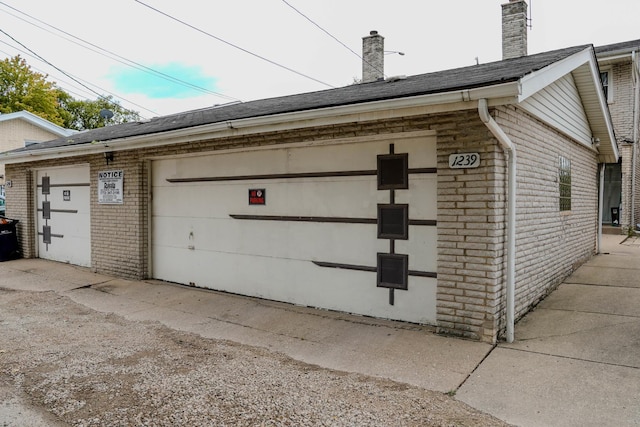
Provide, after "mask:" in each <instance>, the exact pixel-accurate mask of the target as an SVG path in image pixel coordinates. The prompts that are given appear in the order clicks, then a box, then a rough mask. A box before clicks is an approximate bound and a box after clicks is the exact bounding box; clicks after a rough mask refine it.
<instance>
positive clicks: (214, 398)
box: [0, 288, 506, 427]
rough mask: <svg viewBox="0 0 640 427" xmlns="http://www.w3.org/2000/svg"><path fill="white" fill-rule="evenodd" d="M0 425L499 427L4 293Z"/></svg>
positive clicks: (432, 396) (378, 389) (466, 411)
mask: <svg viewBox="0 0 640 427" xmlns="http://www.w3.org/2000/svg"><path fill="white" fill-rule="evenodd" d="M0 401H2V403H0V427H8V426H24V425H30V426H66V425H73V426H501V425H506V424H504V423H503V422H501V421H500V420H497V419H495V418H493V417H491V416H489V415H487V414H484V413H481V412H479V411H476V410H475V409H473V408H471V407H469V406H467V405H465V404H463V403H461V402H458V401H456V400H455V399H454V398H452V397H450V396H447V395H444V394H442V393H438V392H432V391H428V390H424V389H421V388H417V387H412V386H408V385H405V384H401V383H396V382H393V381H388V380H381V379H376V378H371V377H366V376H363V375H357V374H350V373H345V372H338V371H332V370H328V369H321V368H318V367H317V366H313V365H308V364H304V363H301V362H298V361H295V360H293V359H290V358H288V357H286V356H284V355H282V354H279V353H274V352H270V351H268V350H264V349H259V348H254V347H249V346H245V345H240V344H236V343H232V342H228V341H221V340H211V339H205V338H202V337H200V336H197V335H194V334H189V333H184V332H178V331H175V330H172V329H169V328H167V327H164V326H162V325H160V324H158V323H144V322H133V321H128V320H125V319H123V318H121V317H119V316H116V315H113V314H110V315H107V314H102V313H98V312H96V311H93V310H90V309H88V308H86V307H84V306H82V305H79V304H76V303H74V302H73V301H71V300H69V299H68V298H66V297H63V296H60V295H58V294H56V293H54V292H25V291H13V290H7V289H3V288H0Z"/></svg>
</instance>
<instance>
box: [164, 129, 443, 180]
mask: <svg viewBox="0 0 640 427" xmlns="http://www.w3.org/2000/svg"><path fill="white" fill-rule="evenodd" d="M434 141H435V140H434V138H424V137H422V138H411V139H406V140H403V141H400V142H395V143H394V144H395V152H396V153H405V152H406V153H409V154H410V155H409V167H410V168H424V167H436V165H437V156H436V147H435V143H434ZM388 152H389V142H388V141H374V142H363V143H358V144H336V145H331V146H330V147H327V146H326V145H322V146H309V147H296V148H286V149H269V150H264V149H261V150H256V151H248V152H242V153H218V154H215V155H212V156H198V157H185V158H179V159H167V160H162V161H158V162H157V163H162V164H163V170H165V172H166V175H164V176H162V177H160V176H157V175H154V177H153V185H162V181H164V178H175V177H192V176H247V175H267V174H278V173H303V172H309V171H314V172H334V171H344V170H371V169H376V167H377V159H376V154H386V153H388ZM363 153H367V154H368V155H363ZM372 153H373V155H371V154H372Z"/></svg>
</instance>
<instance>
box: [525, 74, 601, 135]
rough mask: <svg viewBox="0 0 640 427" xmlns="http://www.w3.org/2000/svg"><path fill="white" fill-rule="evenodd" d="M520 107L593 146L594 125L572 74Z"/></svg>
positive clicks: (527, 100) (541, 91)
mask: <svg viewBox="0 0 640 427" xmlns="http://www.w3.org/2000/svg"><path fill="white" fill-rule="evenodd" d="M520 106H521V107H522V108H523V109H524V110H526V111H527V112H529V113H531V114H532V115H533V116H535V117H537V118H538V119H540V120H542V121H543V122H545V123H547V124H549V125H550V126H552V127H554V128H556V129H558V130H559V131H560V132H562V133H564V134H566V135H568V136H570V137H571V138H573V139H575V140H577V141H579V142H581V143H583V144H585V145H587V146H590V145H591V128H590V126H589V121H588V119H587V115H586V113H585V111H584V107H583V105H582V100H581V99H580V94H579V93H578V89H577V87H576V84H575V81H574V80H573V77H572V76H571V74H567V75H566V76H564V77H563V78H561V79H559V80H557V81H556V82H554V83H553V84H551V85H549V86H547V87H546V88H544V89H542V90H540V91H539V92H538V93H536V94H535V95H533V96H531V97H529V98H527V99H526V100H525V101H523V102H522V103H521V105H520Z"/></svg>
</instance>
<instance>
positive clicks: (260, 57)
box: [134, 0, 334, 88]
mask: <svg viewBox="0 0 640 427" xmlns="http://www.w3.org/2000/svg"><path fill="white" fill-rule="evenodd" d="M134 1H135V2H136V3H139V4H141V5H142V6H145V7H147V8H149V9H151V10H153V11H154V12H157V13H159V14H161V15H164V16H166V17H167V18H169V19H172V20H174V21H176V22H178V23H180V24H182V25H185V26H187V27H189V28H191V29H192V30H195V31H198V32H199V33H202V34H204V35H206V36H208V37H211V38H212V39H215V40H218V41H219V42H222V43H224V44H226V45H229V46H231V47H233V48H235V49H238V50H241V51H242V52H244V53H248V54H249V55H251V56H254V57H256V58H258V59H261V60H263V61H266V62H268V63H269V64H272V65H275V66H276V67H280V68H282V69H284V70H287V71H290V72H292V73H294V74H297V75H299V76H301V77H304V78H306V79H309V80H313V81H314V82H316V83H320V84H322V85H324V86H327V87H330V88H334V86H331V85H330V84H328V83H325V82H323V81H321V80H318V79H316V78H314V77H311V76H308V75H307V74H303V73H301V72H299V71H296V70H294V69H292V68H289V67H287V66H285V65H282V64H279V63H277V62H275V61H272V60H270V59H268V58H265V57H264V56H261V55H258V54H257V53H253V52H251V51H249V50H247V49H244V48H242V47H240V46H238V45H235V44H233V43H231V42H228V41H226V40H224V39H221V38H220V37H217V36H214V35H213V34H211V33H208V32H206V31H204V30H202V29H200V28H198V27H196V26H194V25H191V24H189V23H187V22H185V21H182V20H180V19H178V18H176V17H174V16H172V15H169V14H168V13H166V12H163V11H161V10H159V9H156V8H155V7H153V6H150V5H148V4H146V3H144V2H142V1H141V0H134Z"/></svg>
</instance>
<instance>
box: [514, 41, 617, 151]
mask: <svg viewBox="0 0 640 427" xmlns="http://www.w3.org/2000/svg"><path fill="white" fill-rule="evenodd" d="M567 74H571V75H572V76H573V79H574V81H575V82H576V86H577V88H578V92H579V93H580V98H581V100H582V106H583V108H584V111H585V114H586V116H587V120H588V121H589V126H590V128H591V132H592V140H593V141H594V142H595V141H599V149H598V161H599V162H601V163H617V161H618V156H619V154H618V145H617V144H616V138H615V133H614V130H613V122H612V120H611V115H610V113H609V106H608V104H607V100H606V97H605V95H604V91H603V90H602V83H601V82H600V69H599V68H598V61H597V60H596V57H595V53H594V50H593V48H591V47H590V48H586V49H584V50H582V51H580V52H578V53H575V54H573V55H571V56H569V57H567V58H565V59H562V60H560V61H557V62H555V63H553V64H551V65H549V66H548V67H545V68H543V69H541V70H539V71H535V72H533V73H530V74H528V75H526V76H525V77H523V78H522V79H520V85H521V89H520V95H519V96H518V102H522V101H524V100H526V99H527V98H529V97H530V96H532V95H534V94H535V93H537V92H539V91H540V90H542V89H543V88H545V87H547V86H549V85H551V84H552V83H553V82H555V81H557V80H558V79H560V78H562V77H564V76H565V75H567Z"/></svg>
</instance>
